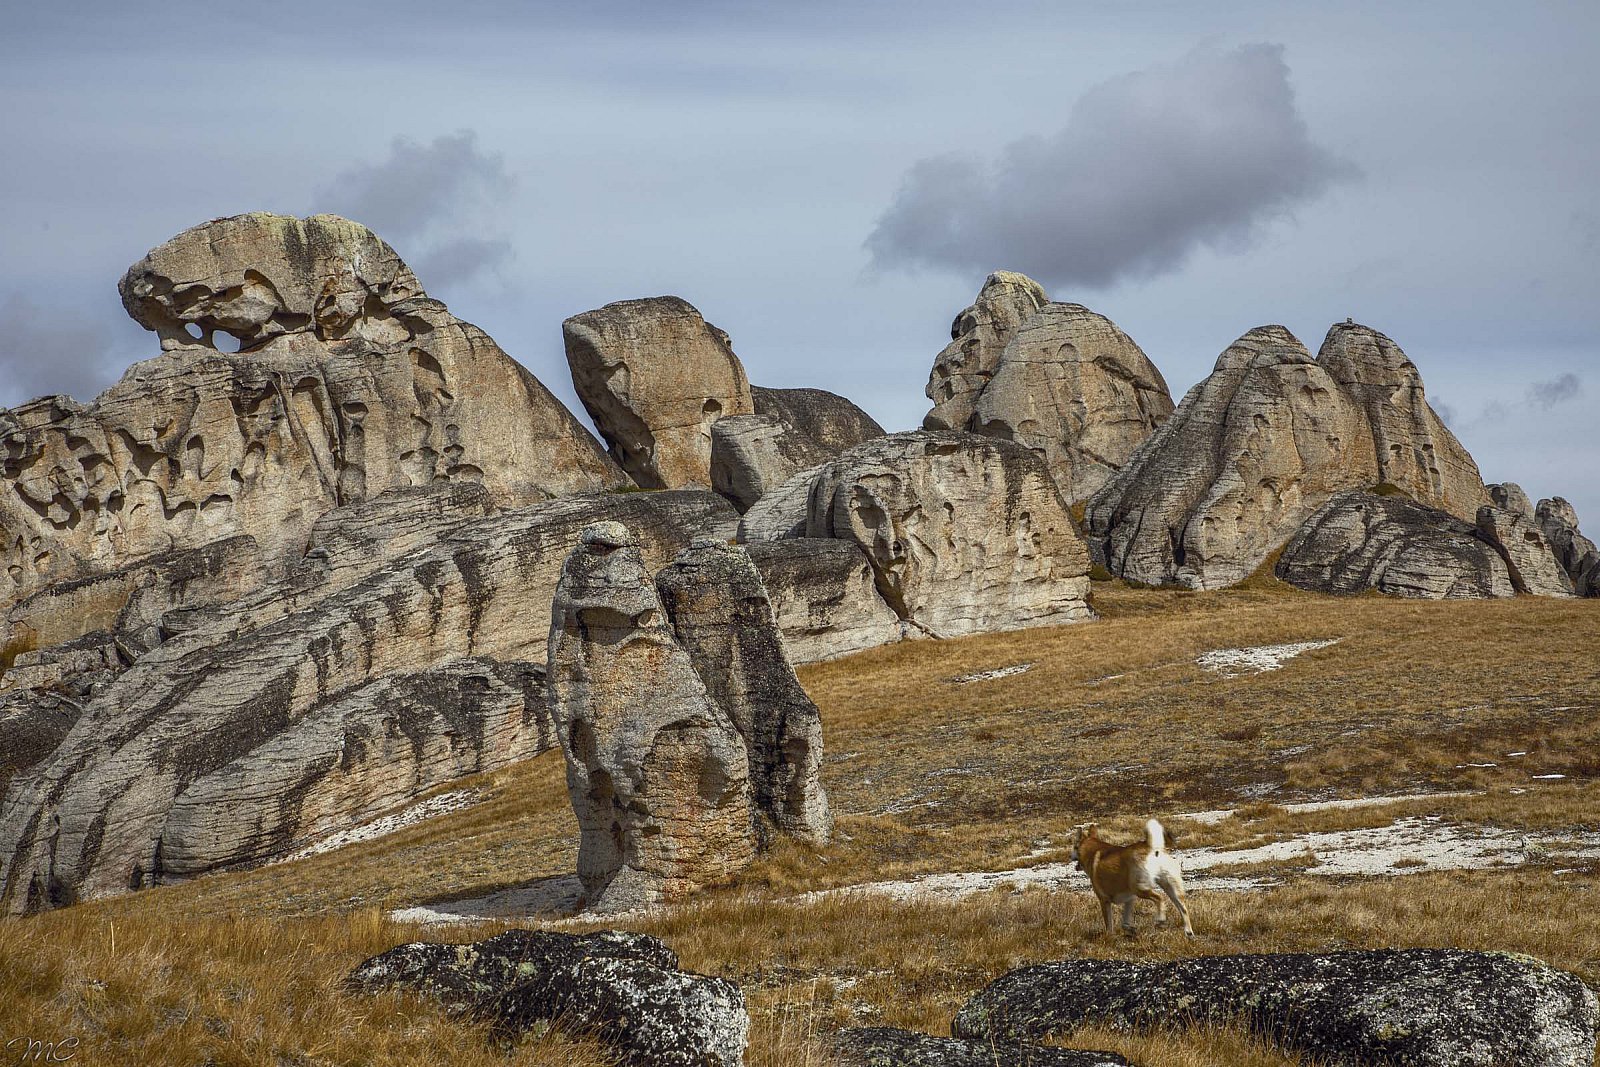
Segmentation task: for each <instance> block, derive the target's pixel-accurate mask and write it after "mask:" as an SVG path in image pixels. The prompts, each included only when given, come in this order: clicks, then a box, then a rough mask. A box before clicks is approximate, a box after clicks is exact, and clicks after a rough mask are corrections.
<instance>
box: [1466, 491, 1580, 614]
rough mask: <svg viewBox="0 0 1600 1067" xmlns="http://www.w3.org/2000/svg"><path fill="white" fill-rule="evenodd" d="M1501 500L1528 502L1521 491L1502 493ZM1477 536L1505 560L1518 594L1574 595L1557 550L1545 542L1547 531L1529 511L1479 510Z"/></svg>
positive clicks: (1513, 502) (1519, 502)
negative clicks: (1491, 546) (1493, 547)
mask: <svg viewBox="0 0 1600 1067" xmlns="http://www.w3.org/2000/svg"><path fill="white" fill-rule="evenodd" d="M1496 488H1499V489H1503V488H1504V487H1496ZM1512 488H1513V489H1515V488H1516V487H1515V486H1512ZM1519 495H1520V500H1519V499H1518V496H1519ZM1500 498H1501V499H1504V500H1506V502H1507V503H1512V504H1525V503H1527V500H1528V498H1527V495H1526V494H1524V493H1522V490H1520V489H1517V490H1516V493H1515V494H1506V493H1502V495H1501V497H1500ZM1478 536H1480V537H1482V538H1483V539H1484V540H1485V541H1487V542H1488V543H1489V544H1491V545H1494V546H1495V548H1496V549H1498V550H1499V552H1500V555H1501V556H1502V557H1504V559H1505V561H1506V568H1507V569H1508V570H1509V571H1510V572H1511V584H1512V585H1514V586H1516V589H1517V592H1519V593H1528V594H1530V595H1532V596H1551V597H1570V596H1572V595H1573V590H1572V579H1570V578H1568V577H1567V572H1566V571H1565V570H1563V569H1562V567H1561V563H1560V561H1558V560H1557V559H1556V553H1555V549H1554V548H1552V547H1551V546H1550V542H1548V541H1546V540H1545V539H1544V531H1542V530H1541V529H1540V528H1539V526H1538V525H1537V524H1536V523H1535V522H1534V518H1533V516H1532V515H1531V514H1529V513H1528V512H1526V511H1508V510H1506V509H1504V508H1499V507H1492V506H1488V505H1485V506H1484V507H1481V508H1479V509H1478Z"/></svg>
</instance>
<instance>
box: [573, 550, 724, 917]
mask: <svg viewBox="0 0 1600 1067" xmlns="http://www.w3.org/2000/svg"><path fill="white" fill-rule="evenodd" d="M549 648H550V652H549V656H550V658H549V680H550V698H551V705H552V710H553V712H554V715H555V721H556V728H557V732H558V733H559V735H560V738H561V744H562V748H563V750H564V751H565V753H566V758H567V787H568V790H569V792H570V793H571V796H572V806H573V810H574V811H575V812H576V814H577V818H578V827H579V831H580V839H579V848H578V876H579V878H580V879H581V881H582V883H583V891H584V901H583V902H584V905H585V907H587V908H588V909H590V910H592V911H597V912H616V911H627V910H630V909H635V908H640V907H645V906H648V905H651V904H655V903H656V902H658V901H663V900H677V899H682V898H684V897H686V896H688V895H690V894H691V893H693V892H694V890H696V889H698V888H700V887H702V886H705V885H707V884H710V883H713V882H717V881H720V880H722V879H725V878H726V877H728V876H729V875H731V874H733V873H735V872H737V871H739V870H741V869H742V868H744V867H745V866H747V865H748V864H749V863H750V861H751V859H753V858H754V855H755V840H754V835H753V827H752V813H751V804H750V778H749V766H748V759H747V755H746V751H745V744H744V741H743V739H742V738H741V737H740V735H739V732H738V731H737V730H736V729H735V727H734V725H733V723H732V722H731V721H730V720H729V718H728V715H727V713H726V712H725V711H724V710H723V709H722V708H721V707H720V706H718V704H717V703H716V702H715V701H714V700H712V699H711V697H710V696H709V695H707V693H706V688H705V686H704V684H703V683H702V682H701V680H700V678H699V676H698V675H697V674H696V673H695V670H694V666H693V665H692V663H691V662H690V659H689V656H688V654H687V653H685V652H684V651H683V649H682V648H681V647H679V645H678V643H677V641H676V640H675V639H674V637H673V632H672V628H671V624H670V622H669V621H668V619H667V617H666V615H665V613H664V612H663V611H662V608H661V602H660V601H659V599H657V596H656V591H655V586H654V585H653V584H652V581H651V577H650V572H649V571H648V570H647V569H646V568H645V564H644V560H643V557H642V554H641V552H640V549H639V542H638V540H637V539H636V538H635V537H634V535H633V534H632V533H631V532H630V531H629V529H628V528H627V527H626V526H625V525H623V524H622V523H620V522H615V521H611V522H600V523H595V524H593V525H590V526H588V527H586V528H585V529H584V531H583V533H582V537H581V543H580V544H579V545H578V547H577V548H575V549H573V550H572V552H571V554H570V555H569V556H568V557H567V560H566V563H565V564H564V565H563V566H562V570H561V582H560V584H559V585H558V586H557V589H556V595H555V600H554V603H553V605H552V607H551V623H550V646H549Z"/></svg>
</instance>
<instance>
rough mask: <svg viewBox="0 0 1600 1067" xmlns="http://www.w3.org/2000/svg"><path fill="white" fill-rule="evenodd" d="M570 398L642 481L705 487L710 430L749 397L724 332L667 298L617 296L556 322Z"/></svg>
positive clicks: (746, 405) (746, 408)
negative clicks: (569, 380)
mask: <svg viewBox="0 0 1600 1067" xmlns="http://www.w3.org/2000/svg"><path fill="white" fill-rule="evenodd" d="M561 334H562V337H563V339H564V340H565V342H566V350H567V363H568V365H569V366H570V367H571V369H572V384H573V385H574V386H575V387H576V388H577V391H578V398H579V399H580V400H582V401H583V406H584V408H586V409H587V410H588V412H589V416H590V417H591V418H592V419H593V420H594V424H595V426H596V428H597V429H599V431H600V435H601V436H602V437H604V438H605V439H606V441H607V442H608V443H609V444H610V446H611V455H612V456H613V457H614V458H615V459H616V461H617V462H618V463H619V464H621V465H622V469H623V470H625V471H627V472H628V474H629V475H631V476H632V478H633V480H634V481H635V482H637V483H638V484H639V485H640V486H642V487H643V488H645V489H663V488H666V489H678V488H684V487H688V486H698V487H701V488H709V487H710V486H711V428H712V425H713V424H714V423H716V421H717V420H718V419H720V418H722V417H724V416H730V415H749V414H752V413H754V411H755V405H754V402H753V401H752V399H751V396H750V382H749V379H748V378H746V377H745V373H744V365H743V364H741V363H740V362H739V357H738V356H736V355H734V354H733V348H732V347H731V345H730V344H729V341H728V335H727V334H725V333H723V332H722V331H721V330H719V329H717V328H716V327H715V326H713V325H711V324H710V323H708V322H706V321H705V319H703V318H701V316H700V312H698V311H696V310H695V308H694V307H693V305H691V304H690V303H689V302H688V301H686V300H680V299H679V298H678V297H675V296H660V297H652V298H650V299H647V300H623V301H619V302H617V303H614V304H607V305H606V306H605V307H603V308H598V309H596V310H594V311H586V312H584V313H583V314H581V315H574V316H572V317H571V318H570V319H567V320H566V321H565V322H563V323H562V324H561Z"/></svg>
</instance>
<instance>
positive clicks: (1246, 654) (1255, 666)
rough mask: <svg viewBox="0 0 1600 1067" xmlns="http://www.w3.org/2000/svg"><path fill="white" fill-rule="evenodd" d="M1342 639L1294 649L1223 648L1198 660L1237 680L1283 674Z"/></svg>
mask: <svg viewBox="0 0 1600 1067" xmlns="http://www.w3.org/2000/svg"><path fill="white" fill-rule="evenodd" d="M1340 640H1341V639H1340V638H1337V637H1335V638H1333V639H1331V640H1328V641H1301V642H1299V643H1298V644H1293V645H1260V646H1258V647H1256V648H1219V649H1217V650H1216V651H1214V652H1207V653H1205V654H1203V655H1201V656H1200V657H1199V658H1197V659H1196V660H1195V662H1196V663H1198V664H1199V665H1200V666H1202V667H1204V668H1205V669H1206V670H1208V671H1214V672H1216V673H1217V674H1221V675H1225V676H1228V677H1234V676H1237V675H1241V674H1260V673H1262V672H1263V671H1276V670H1282V669H1283V665H1284V664H1285V663H1287V662H1288V661H1289V660H1292V659H1294V658H1295V657H1296V656H1298V655H1300V654H1301V653H1304V652H1315V651H1316V650H1317V649H1319V648H1327V647H1328V646H1329V645H1336V644H1338V643H1339V641H1340Z"/></svg>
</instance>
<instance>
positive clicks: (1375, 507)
mask: <svg viewBox="0 0 1600 1067" xmlns="http://www.w3.org/2000/svg"><path fill="white" fill-rule="evenodd" d="M1275 573H1276V574H1277V576H1278V577H1279V578H1281V579H1282V580H1283V581H1285V582H1288V583H1289V584H1290V585H1294V586H1299V587H1300V588H1301V589H1312V590H1316V591H1317V592H1323V593H1359V592H1363V591H1364V590H1367V589H1376V590H1377V591H1378V592H1380V593H1387V594H1389V595H1390V596H1401V597H1414V598H1421V599H1427V600H1444V599H1457V598H1470V597H1508V596H1513V595H1515V593H1516V590H1515V589H1514V588H1513V587H1512V585H1511V577H1510V575H1509V573H1508V572H1507V570H1506V565H1505V561H1504V560H1503V559H1501V558H1500V554H1499V553H1498V552H1497V551H1496V550H1495V549H1494V547H1493V546H1491V545H1490V544H1488V543H1487V542H1485V541H1483V540H1481V539H1479V538H1478V537H1477V535H1476V530H1475V528H1474V527H1473V526H1471V525H1470V524H1468V523H1465V522H1462V521H1461V520H1460V519H1458V518H1456V517H1455V516H1454V515H1451V514H1449V513H1448V512H1444V511H1440V510H1439V509H1438V508H1430V507H1424V506H1423V505H1421V504H1417V503H1415V502H1413V501H1411V500H1409V499H1407V498H1405V497H1404V496H1400V495H1398V494H1395V495H1390V496H1379V495H1377V494H1375V493H1367V492H1362V491H1359V490H1352V491H1349V492H1344V493H1340V494H1339V495H1338V496H1335V497H1334V498H1333V499H1332V500H1329V501H1328V502H1327V503H1326V504H1324V505H1323V506H1322V507H1321V508H1319V509H1317V511H1316V512H1315V513H1314V514H1313V515H1312V516H1311V518H1309V519H1307V520H1306V522H1305V525H1304V526H1301V527H1300V529H1299V530H1298V531H1297V532H1296V533H1295V535H1294V536H1293V537H1291V538H1290V539H1289V543H1288V545H1286V546H1285V547H1284V550H1283V554H1282V555H1281V556H1280V557H1279V558H1278V564H1277V568H1276V570H1275Z"/></svg>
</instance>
